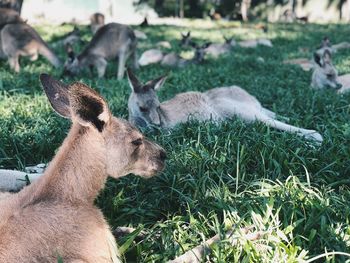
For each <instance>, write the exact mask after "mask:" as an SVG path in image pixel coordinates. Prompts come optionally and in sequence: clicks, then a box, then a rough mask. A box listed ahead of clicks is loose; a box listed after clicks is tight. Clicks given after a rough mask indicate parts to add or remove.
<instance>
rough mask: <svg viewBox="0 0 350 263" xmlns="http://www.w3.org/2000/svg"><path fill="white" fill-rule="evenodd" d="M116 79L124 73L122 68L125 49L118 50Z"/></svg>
mask: <svg viewBox="0 0 350 263" xmlns="http://www.w3.org/2000/svg"><path fill="white" fill-rule="evenodd" d="M118 59H119V61H118V75H117V76H118V80H120V79H122V78H123V75H124V68H125V62H126V52H125V51H121V52H119V56H118Z"/></svg>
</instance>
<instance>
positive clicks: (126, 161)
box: [0, 74, 166, 263]
mask: <svg viewBox="0 0 350 263" xmlns="http://www.w3.org/2000/svg"><path fill="white" fill-rule="evenodd" d="M40 80H41V83H42V85H43V87H44V90H45V93H46V95H47V97H48V99H49V101H50V103H51V105H52V107H53V109H54V110H55V111H56V112H57V113H58V114H59V115H61V116H63V117H65V118H70V119H71V120H72V122H73V124H72V128H71V129H70V131H69V133H68V135H67V138H66V139H65V140H64V142H63V144H62V146H61V147H60V149H59V150H58V152H57V154H56V156H55V157H54V159H53V160H52V161H51V162H50V164H49V167H48V168H47V169H46V170H45V172H44V175H42V176H41V177H40V178H39V179H37V180H36V181H35V182H34V183H32V184H31V185H29V186H27V187H25V188H24V189H22V191H20V192H19V193H17V194H12V195H9V196H6V198H5V199H2V200H1V201H0V262H52V263H54V262H57V260H58V258H61V259H62V261H63V262H76V263H78V262H121V261H120V260H119V257H118V250H117V247H116V243H115V239H114V237H113V235H112V233H111V231H110V229H109V226H108V224H107V222H106V221H105V219H104V217H103V215H102V213H101V211H100V210H99V209H98V208H96V207H95V205H94V200H95V198H96V196H97V195H98V193H99V191H100V190H101V189H102V188H103V187H104V184H105V182H106V179H107V176H112V177H114V178H119V177H122V176H125V175H127V174H129V173H134V174H137V175H140V176H142V177H146V178H147V177H151V176H153V175H154V174H156V173H157V172H159V171H161V170H163V168H164V161H165V157H166V154H165V152H164V150H163V149H162V148H161V147H160V146H158V145H157V144H155V143H153V142H151V141H149V140H147V139H146V138H145V137H144V136H143V135H142V134H141V133H140V132H139V131H138V130H137V129H135V128H134V127H133V126H131V125H130V124H129V123H128V122H127V121H125V120H122V119H118V118H116V117H113V116H112V114H111V112H110V111H109V109H108V105H107V103H106V102H105V100H104V99H103V98H102V97H101V96H100V95H99V94H98V93H97V92H96V91H94V90H93V89H91V88H89V87H88V86H86V85H84V84H83V83H79V82H75V83H72V84H70V85H65V84H63V83H62V82H60V81H57V80H55V79H53V78H52V77H50V76H49V75H46V74H42V75H41V76H40ZM1 197H3V196H1ZM1 197H0V198H1Z"/></svg>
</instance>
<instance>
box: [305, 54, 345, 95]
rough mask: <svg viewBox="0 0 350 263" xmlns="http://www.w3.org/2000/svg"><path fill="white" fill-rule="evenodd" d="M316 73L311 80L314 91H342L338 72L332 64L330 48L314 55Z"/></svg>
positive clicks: (314, 72)
mask: <svg viewBox="0 0 350 263" xmlns="http://www.w3.org/2000/svg"><path fill="white" fill-rule="evenodd" d="M314 61H315V65H314V71H313V73H312V78H311V86H312V87H313V88H314V89H324V88H327V87H330V88H332V89H340V88H341V86H342V85H341V84H340V83H339V82H338V72H337V70H336V68H335V67H334V66H333V63H332V54H331V51H330V50H329V49H328V48H322V49H319V50H318V51H316V52H315V53H314Z"/></svg>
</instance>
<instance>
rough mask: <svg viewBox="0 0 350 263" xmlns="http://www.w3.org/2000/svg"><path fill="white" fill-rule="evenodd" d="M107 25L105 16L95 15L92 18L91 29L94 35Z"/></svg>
mask: <svg viewBox="0 0 350 263" xmlns="http://www.w3.org/2000/svg"><path fill="white" fill-rule="evenodd" d="M104 24H105V16H104V15H103V14H101V13H94V14H92V15H91V16H90V27H91V31H92V33H93V34H95V33H96V31H97V30H98V29H99V28H100V27H102V26H104Z"/></svg>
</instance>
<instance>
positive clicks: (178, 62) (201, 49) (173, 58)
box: [161, 43, 210, 68]
mask: <svg viewBox="0 0 350 263" xmlns="http://www.w3.org/2000/svg"><path fill="white" fill-rule="evenodd" d="M191 46H192V47H194V48H195V53H194V56H193V58H191V59H185V58H182V57H180V56H179V55H178V54H176V53H174V52H171V53H168V54H166V55H164V57H163V59H162V61H161V65H162V66H168V67H179V68H182V67H185V66H187V65H189V64H200V63H202V62H203V61H204V55H205V50H206V49H207V48H208V46H210V43H206V44H204V45H201V46H199V45H197V44H195V43H192V44H191Z"/></svg>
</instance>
